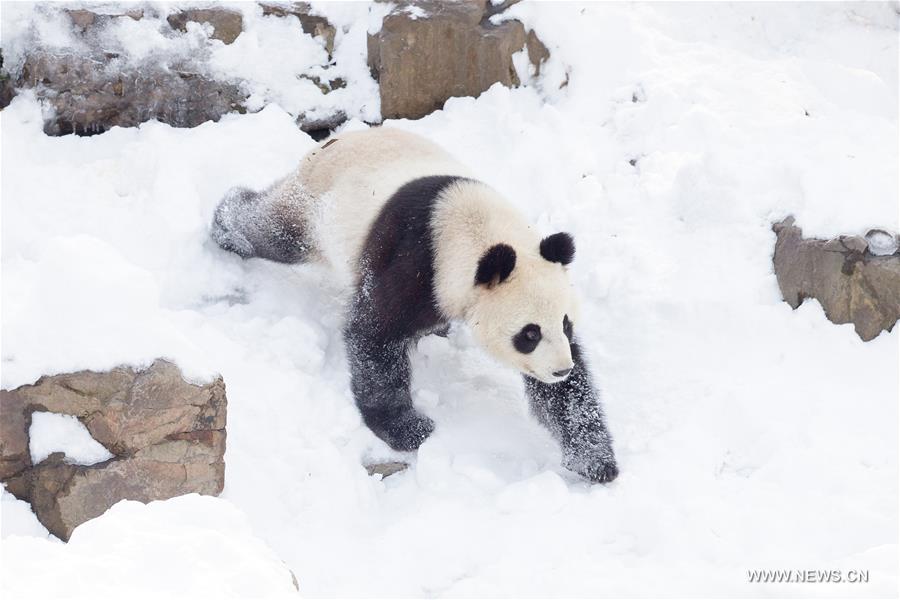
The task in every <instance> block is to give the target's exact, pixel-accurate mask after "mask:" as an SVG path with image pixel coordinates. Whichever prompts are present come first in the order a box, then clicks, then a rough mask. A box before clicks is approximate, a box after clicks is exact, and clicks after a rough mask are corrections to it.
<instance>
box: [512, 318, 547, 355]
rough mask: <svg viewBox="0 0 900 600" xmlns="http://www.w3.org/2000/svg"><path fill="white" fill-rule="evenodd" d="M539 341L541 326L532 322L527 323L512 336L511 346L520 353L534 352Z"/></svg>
mask: <svg viewBox="0 0 900 600" xmlns="http://www.w3.org/2000/svg"><path fill="white" fill-rule="evenodd" d="M540 341H541V328H540V326H538V325H535V324H534V323H529V324H528V325H526V326H525V327H523V328H522V329H521V331H519V333H517V334H516V335H515V336H513V346H515V348H516V350H518V351H519V352H521V353H522V354H528V353H530V352H534V349H535V348H537V345H538V343H539V342H540Z"/></svg>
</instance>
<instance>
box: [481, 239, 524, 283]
mask: <svg viewBox="0 0 900 600" xmlns="http://www.w3.org/2000/svg"><path fill="white" fill-rule="evenodd" d="M515 266H516V251H515V250H513V249H512V246H508V245H506V244H495V245H493V246H491V247H490V248H489V249H488V251H487V252H485V253H484V255H483V256H482V257H481V259H480V260H479V261H478V270H477V271H476V272H475V285H486V286H488V287H492V286H494V285H496V284H498V283H503V282H504V281H506V278H507V277H509V274H510V273H512V270H513V269H514V268H515Z"/></svg>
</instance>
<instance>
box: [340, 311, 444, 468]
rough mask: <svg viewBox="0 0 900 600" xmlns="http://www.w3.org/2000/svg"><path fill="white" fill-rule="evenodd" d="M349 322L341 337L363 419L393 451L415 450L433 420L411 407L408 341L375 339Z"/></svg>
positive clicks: (352, 386)
mask: <svg viewBox="0 0 900 600" xmlns="http://www.w3.org/2000/svg"><path fill="white" fill-rule="evenodd" d="M353 321H354V320H353V319H351V323H350V324H349V325H348V327H347V330H346V331H345V333H344V340H345V343H346V346H347V356H348V358H349V362H350V373H351V379H350V386H351V388H352V390H353V396H354V398H355V399H356V405H357V406H358V407H359V411H360V413H362V417H363V421H364V422H365V424H366V425H367V426H368V427H369V429H371V430H372V431H373V432H374V433H375V435H377V436H378V437H379V438H381V439H382V440H384V441H385V443H387V445H388V446H390V447H391V448H393V449H394V450H400V451H410V450H415V449H417V448H418V447H419V445H420V444H421V443H422V442H423V441H425V438H427V437H428V436H429V435H430V434H431V432H432V431H434V422H433V421H432V420H431V419H429V418H428V417H426V416H425V415H423V414H422V413H420V412H419V411H417V410H416V409H415V408H414V407H413V402H412V396H411V395H410V393H409V380H410V365H409V356H408V355H407V352H408V349H409V340H400V341H388V342H386V341H384V340H379V339H378V338H377V337H373V336H371V335H366V333H365V329H366V328H365V327H364V326H362V325H360V324H354V322H353Z"/></svg>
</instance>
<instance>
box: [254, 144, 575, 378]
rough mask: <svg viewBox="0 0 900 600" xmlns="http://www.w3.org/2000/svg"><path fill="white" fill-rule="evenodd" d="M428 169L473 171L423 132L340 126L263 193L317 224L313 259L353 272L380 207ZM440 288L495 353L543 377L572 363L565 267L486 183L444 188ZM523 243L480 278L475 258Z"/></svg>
mask: <svg viewBox="0 0 900 600" xmlns="http://www.w3.org/2000/svg"><path fill="white" fill-rule="evenodd" d="M429 175H458V176H462V177H469V178H471V177H472V175H471V173H470V172H469V170H468V169H467V168H465V167H464V166H462V165H461V164H459V163H458V162H457V161H456V160H454V159H453V157H452V156H450V155H449V154H448V153H447V152H445V151H444V150H442V149H441V148H440V147H438V146H436V145H434V144H432V143H431V142H429V141H428V140H425V139H423V138H421V137H419V136H416V135H414V134H411V133H407V132H404V131H401V130H398V129H391V128H389V127H379V128H373V129H369V130H366V131H359V132H353V133H344V134H338V135H336V136H334V137H332V138H330V139H329V140H328V141H326V142H325V143H323V144H322V145H320V146H319V147H318V148H317V149H315V150H313V151H312V152H310V153H309V154H307V155H306V156H305V157H304V158H303V161H302V163H301V165H300V167H299V168H298V170H297V171H296V172H295V173H293V174H291V175H290V176H288V177H287V178H285V179H284V180H282V181H281V182H279V183H278V184H276V185H275V186H273V188H271V189H270V190H269V192H267V198H266V201H267V202H270V203H272V205H273V206H275V207H281V209H282V210H284V211H292V212H291V214H298V208H297V207H298V206H299V207H301V208H300V209H299V214H300V215H301V218H302V219H303V221H304V222H305V226H306V228H307V229H308V230H309V231H310V232H311V237H312V239H311V241H312V246H313V248H312V253H311V258H312V259H314V260H315V259H318V260H323V261H325V262H327V263H328V264H330V265H331V266H332V267H334V268H336V269H338V270H339V271H341V272H343V273H345V274H347V275H348V276H349V277H350V278H352V279H354V280H355V279H356V277H357V275H358V272H357V265H358V262H359V257H360V254H361V251H362V248H363V244H364V243H365V240H366V237H367V236H368V232H369V230H370V229H371V227H372V224H373V223H374V221H375V219H376V217H377V216H378V212H379V211H380V210H381V208H382V207H383V206H384V204H385V202H386V201H387V200H388V199H389V198H390V197H391V195H392V194H393V193H394V192H395V191H396V190H397V189H398V188H399V187H400V186H402V185H403V184H405V183H407V182H409V181H411V180H413V179H416V178H419V177H425V176H429ZM432 230H433V232H434V239H433V240H432V244H433V249H434V252H435V265H434V266H435V296H436V298H437V301H438V307H439V309H440V310H441V312H442V313H443V314H444V315H445V316H446V317H448V318H450V319H459V320H463V321H465V322H466V323H468V324H469V325H470V326H471V327H472V329H473V331H474V332H475V334H476V337H477V338H478V339H479V341H480V343H481V344H482V345H483V346H484V347H485V348H486V349H487V350H488V351H489V352H490V353H491V354H492V355H494V356H495V357H496V358H498V359H499V360H501V361H502V362H505V363H507V364H509V365H511V366H513V367H515V368H517V369H519V370H520V371H522V372H524V373H529V374H531V375H533V376H535V377H537V378H538V379H541V380H543V381H545V382H554V381H559V380H560V378H558V377H554V376H553V374H552V373H553V372H554V371H560V370H564V369H568V368H571V367H572V365H573V363H572V356H571V352H570V350H569V343H568V340H567V339H566V337H565V334H564V333H563V317H564V316H565V315H568V316H569V319H570V320H572V321H573V322H575V321H576V319H577V315H576V311H577V306H576V300H575V295H574V294H573V292H572V287H571V284H570V283H569V278H568V275H567V273H566V269H565V267H563V266H562V265H560V264H558V263H551V262H549V261H547V260H545V259H544V258H542V257H541V256H540V252H539V245H540V236H539V235H538V234H537V232H536V231H535V230H534V228H533V227H531V226H530V225H529V224H528V223H526V222H525V220H524V219H523V218H522V216H521V215H520V214H519V213H518V212H517V211H516V210H515V209H514V208H513V207H512V206H511V205H509V204H508V203H507V202H506V201H505V200H504V199H503V198H501V197H500V195H499V194H497V192H495V191H494V190H493V189H491V188H490V187H489V186H487V185H485V184H483V183H480V182H476V181H464V182H457V183H455V184H452V185H451V186H449V187H448V188H447V189H446V190H444V191H443V192H442V194H441V196H440V198H439V199H438V201H437V204H436V206H435V211H434V215H433V219H432ZM498 243H504V244H508V245H510V246H512V247H513V249H514V250H515V251H516V257H517V259H516V266H515V269H513V271H512V274H511V275H510V277H509V278H508V279H507V280H506V281H504V282H503V283H501V284H499V285H495V286H493V287H490V288H488V287H486V286H476V285H475V272H476V270H477V268H478V261H479V259H480V258H481V257H482V256H483V255H484V253H485V252H486V251H487V250H488V249H489V248H490V247H491V246H493V245H494V244H498ZM529 323H534V324H537V325H539V326H540V328H541V332H542V336H543V337H542V340H541V342H540V343H539V344H538V346H537V348H536V349H535V350H534V351H533V352H531V353H529V354H522V353H521V352H518V351H517V350H516V349H515V348H514V346H513V344H512V338H513V336H515V334H516V333H517V332H518V331H519V330H520V329H521V328H522V327H524V326H525V325H528V324H529Z"/></svg>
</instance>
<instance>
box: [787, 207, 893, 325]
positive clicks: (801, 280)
mask: <svg viewBox="0 0 900 600" xmlns="http://www.w3.org/2000/svg"><path fill="white" fill-rule="evenodd" d="M772 229H773V230H774V231H775V233H776V234H777V236H778V238H777V241H776V242H775V255H774V257H773V262H774V265H775V275H776V277H777V279H778V286H779V287H780V288H781V295H782V297H783V298H784V300H785V301H786V302H787V303H788V304H790V305H791V307H793V308H797V307H798V306H800V304H801V303H802V302H803V301H804V300H805V299H806V298H815V299H817V300H818V301H819V303H820V304H821V305H822V307H823V309H824V310H825V316H826V317H828V319H829V320H830V321H831V322H832V323H853V325H854V327H855V329H856V333H857V334H858V335H859V337H860V338H862V339H863V340H864V341H869V340H871V339H874V338H875V337H877V336H878V334H879V333H881V332H882V331H890V330H891V329H892V328H893V326H894V324H895V323H896V322H897V319H898V318H900V255H896V254H893V255H888V256H876V255H874V254H872V253H871V252H869V251H868V250H867V244H866V240H865V239H864V238H861V237H857V236H841V237H840V238H838V239H836V240H817V239H803V232H802V230H801V229H800V228H799V227H797V226H796V225H794V218H793V217H788V218H787V219H785V220H784V221H782V222H780V223H776V224H775V225H773V226H772Z"/></svg>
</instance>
